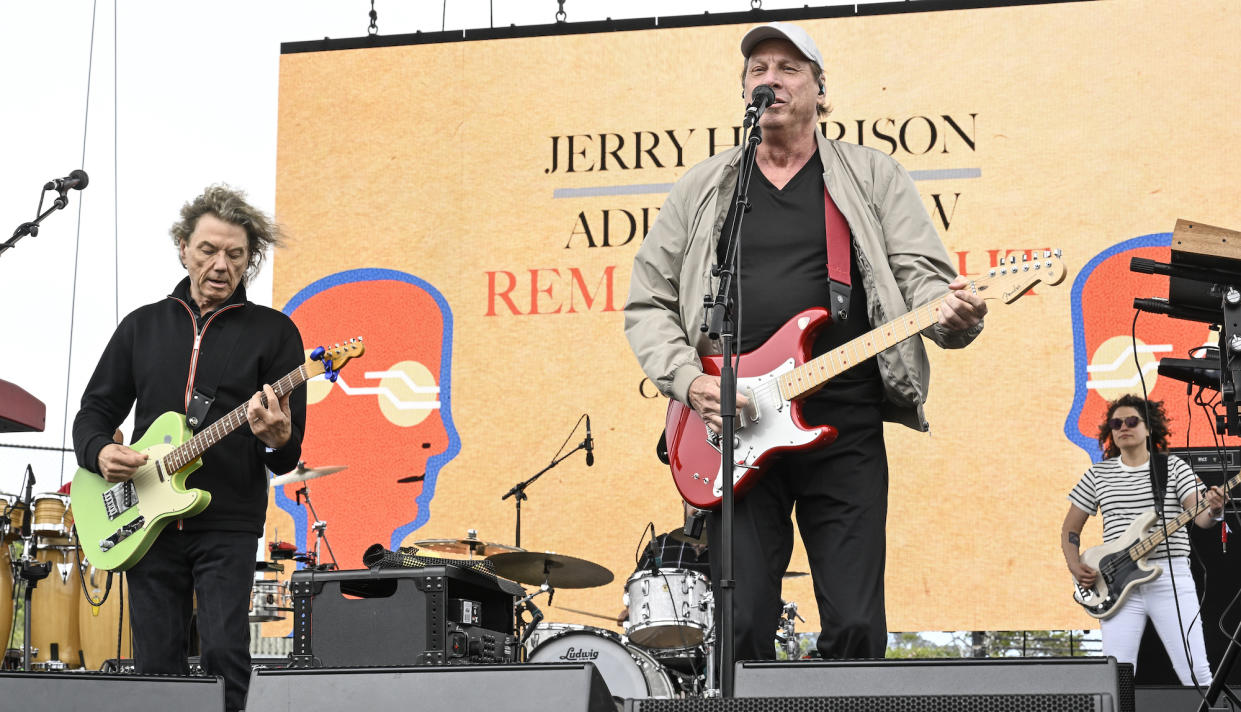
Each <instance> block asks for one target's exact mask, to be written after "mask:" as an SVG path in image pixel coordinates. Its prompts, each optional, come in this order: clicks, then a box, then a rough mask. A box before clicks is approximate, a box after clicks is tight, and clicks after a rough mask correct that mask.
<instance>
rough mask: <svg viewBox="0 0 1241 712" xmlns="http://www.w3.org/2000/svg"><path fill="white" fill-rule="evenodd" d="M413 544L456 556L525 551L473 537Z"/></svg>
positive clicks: (430, 540) (427, 540) (480, 555)
mask: <svg viewBox="0 0 1241 712" xmlns="http://www.w3.org/2000/svg"><path fill="white" fill-rule="evenodd" d="M414 546H415V547H417V548H419V549H428V550H430V551H438V552H440V553H444V554H457V555H458V556H477V557H483V558H486V557H489V556H491V555H492V554H503V553H506V552H512V551H525V549H519V548H517V547H515V546H509V545H507V544H497V543H495V542H494V541H483V540H482V539H477V538H474V537H466V538H464V539H422V540H420V541H416V542H414Z"/></svg>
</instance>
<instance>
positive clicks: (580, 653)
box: [560, 647, 599, 661]
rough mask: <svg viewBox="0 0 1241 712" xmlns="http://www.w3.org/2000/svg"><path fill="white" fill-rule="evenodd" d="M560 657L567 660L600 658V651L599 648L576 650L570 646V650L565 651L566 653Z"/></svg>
mask: <svg viewBox="0 0 1241 712" xmlns="http://www.w3.org/2000/svg"><path fill="white" fill-rule="evenodd" d="M560 659H561V660H567V661H574V660H598V659H599V651H598V650H576V649H574V648H572V647H570V648H569V649H568V650H566V651H565V652H564V655H561V656H560Z"/></svg>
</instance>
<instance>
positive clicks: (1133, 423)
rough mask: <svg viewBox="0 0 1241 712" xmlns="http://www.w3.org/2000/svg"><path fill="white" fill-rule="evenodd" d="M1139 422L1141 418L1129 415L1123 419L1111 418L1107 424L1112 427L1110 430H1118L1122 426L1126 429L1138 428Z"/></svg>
mask: <svg viewBox="0 0 1241 712" xmlns="http://www.w3.org/2000/svg"><path fill="white" fill-rule="evenodd" d="M1140 422H1142V419H1141V418H1139V417H1138V416H1136V415H1131V416H1129V417H1128V418H1124V419H1121V418H1112V419H1111V420H1109V421H1107V424H1108V425H1110V426H1112V430H1120V426H1122V425H1123V426H1125V427H1126V428H1136V427H1138V423H1140Z"/></svg>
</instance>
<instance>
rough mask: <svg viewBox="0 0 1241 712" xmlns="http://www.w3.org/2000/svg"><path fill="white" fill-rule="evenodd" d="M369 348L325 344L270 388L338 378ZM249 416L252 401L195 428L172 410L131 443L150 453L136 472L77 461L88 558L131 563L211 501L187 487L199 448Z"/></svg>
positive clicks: (76, 504) (77, 505) (72, 497)
mask: <svg viewBox="0 0 1241 712" xmlns="http://www.w3.org/2000/svg"><path fill="white" fill-rule="evenodd" d="M363 351H364V348H363V345H362V340H361V339H360V338H358V339H351V340H350V341H348V342H346V343H344V344H337V345H336V346H333V347H332V348H330V349H325V348H324V347H322V346H320V347H319V348H317V349H315V350H314V352H313V353H312V354H311V355H310V358H308V359H307V360H306V362H305V363H303V364H302V365H301V366H298V367H297V368H295V369H293V370H292V371H290V372H289V373H288V374H287V375H286V376H285V377H284V378H281V379H280V380H279V381H277V382H276V383H273V384H272V390H274V391H275V392H276V396H277V397H278V398H283V397H284V396H285V395H286V394H288V393H291V392H293V391H294V390H295V389H296V388H297V387H299V386H301V385H302V384H303V383H305V382H306V381H308V380H310V379H312V378H314V377H315V376H319V375H324V376H326V377H327V378H328V380H331V381H335V380H336V374H337V372H339V371H340V369H341V367H343V366H344V365H345V363H346V362H348V361H349V360H350V359H352V358H357V357H358V356H361V355H362V352H363ZM246 423H247V421H246V404H245V403H242V404H241V405H239V406H237V407H236V408H234V409H233V410H232V412H230V413H228V414H227V415H225V416H224V417H222V418H220V419H219V420H217V421H215V422H214V423H212V424H211V425H209V426H207V427H205V428H203V429H202V431H200V432H199V433H198V434H197V435H193V434H192V433H191V431H190V429H189V428H188V427H186V423H185V416H184V415H182V414H180V413H176V412H173V411H169V412H167V413H164V414H163V415H161V416H159V417H158V418H156V419H155V422H153V423H151V427H150V428H148V429H147V431H146V433H145V434H143V436H142V438H141V439H140V440H138V442H136V443H134V444H133V445H131V447H132V448H133V449H135V450H137V451H139V452H142V453H145V454H146V455H148V456H149V457H148V458H147V461H146V463H145V464H143V465H142V467H140V468H138V472H137V473H135V474H134V476H133V479H131V480H128V481H126V482H119V483H114V482H108V481H107V480H105V479H104V478H103V477H101V476H99V475H97V474H95V473H94V472H91V471H90V470H86V469H78V471H77V474H75V475H74V476H73V487H72V488H71V489H70V491H69V502H70V505H71V506H72V508H73V519H74V527H75V528H76V529H77V533H78V540H79V542H80V543H81V546H82V554H83V555H84V556H85V557H86V559H87V560H88V561H90V563H91V564H93V565H94V566H95V568H97V569H108V570H111V571H123V570H125V569H128V568H130V567H131V566H133V565H134V564H136V563H138V561H139V560H140V559H141V558H142V556H143V555H144V554H146V552H147V549H149V548H151V544H152V543H154V541H155V537H157V536H159V533H160V532H161V531H163V529H164V527H165V526H166V525H167V524H168V523H169V522H172V521H173V520H176V519H184V518H186V517H192V516H194V515H195V514H198V513H200V512H202V511H203V510H204V509H206V508H207V505H208V504H211V493H210V492H205V491H203V490H200V489H188V490H187V489H186V488H185V480H186V478H188V477H189V476H190V473H191V472H193V471H194V470H197V469H198V468H199V467H200V466H201V465H202V460H201V459H200V456H201V455H202V454H203V452H205V451H206V450H207V448H209V447H211V446H212V445H215V444H216V443H218V442H219V441H220V440H222V439H224V436H226V435H228V434H229V433H231V432H233V431H234V430H236V429H237V428H238V427H240V426H242V425H245V424H246Z"/></svg>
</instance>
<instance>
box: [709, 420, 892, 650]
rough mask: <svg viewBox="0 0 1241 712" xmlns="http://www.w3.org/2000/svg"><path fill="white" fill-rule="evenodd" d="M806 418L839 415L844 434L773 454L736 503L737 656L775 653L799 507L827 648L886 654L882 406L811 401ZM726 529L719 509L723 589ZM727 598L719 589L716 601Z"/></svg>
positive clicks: (715, 533) (713, 530) (715, 540)
mask: <svg viewBox="0 0 1241 712" xmlns="http://www.w3.org/2000/svg"><path fill="white" fill-rule="evenodd" d="M806 420H807V421H808V422H822V423H831V424H832V425H834V426H836V427H837V428H838V429H839V431H840V434H839V436H838V438H837V439H836V441H835V442H834V443H832V444H831V445H829V446H828V447H826V448H821V449H818V450H813V451H808V452H804V453H797V454H791V455H786V456H784V457H782V458H780V459H779V460H777V461H775V462H774V463H773V466H772V467H771V468H770V469H768V470H767V471H766V472H765V473H763V474H762V475H761V476H760V479H759V481H758V484H756V485H755V486H754V488H753V489H751V490H750V491H749V492H748V493H747V494H746V495H745V497H743V498H742V499H740V500H737V501H736V504H735V510H734V514H735V516H734V524H733V526H734V537H733V573H734V579H735V580H736V582H737V586H736V589H735V593H734V598H733V618H734V637H733V639H734V643H733V645H734V648H733V650H734V654H735V657H736V659H737V660H771V659H774V658H775V656H776V650H775V635H776V627H777V625H778V622H779V618H780V611H781V608H782V605H781V598H780V586H781V577H782V576H783V574H784V572H785V571H786V570H787V569H788V565H789V559H790V557H791V556H792V553H793V522H792V514H793V512H794V510H796V513H797V527H798V529H799V530H800V531H801V537H802V542H803V543H804V544H805V547H806V553H807V556H808V559H809V563H810V573H811V575H812V576H813V580H814V593H815V599H816V602H817V603H818V607H819V620H820V621H821V623H822V632H821V634H820V635H819V640H818V648H819V652H820V653H821V654H822V656H823V657H824V658H834V659H839V658H882V657H883V655H884V651H885V650H886V648H887V613H886V609H885V608H884V591H883V574H884V562H885V558H886V554H887V551H886V537H885V526H886V520H887V511H888V460H887V450H886V449H885V447H884V441H883V419H882V416H881V415H880V412H879V408H878V405H873V406H872V405H857V404H848V405H832V404H829V403H822V402H820V403H812V404H809V405H808V406H807V408H806ZM720 530H721V524H720V514H719V512H714V513H712V516H711V520H710V531H709V537H710V541H711V552H712V557H711V564H712V566H711V574H712V576H711V578H712V583H713V585H714V588H715V590H716V591H717V592H718V591H719V590H720V589H719V579H720V566H719V562H720V560H721V558H720V556H717V555H716V552H720V553H722V548H721V544H720ZM719 600H720V599H719V594H718V593H717V594H716V602H717V606H718V603H719ZM717 610H718V608H717ZM717 630H718V627H717Z"/></svg>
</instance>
